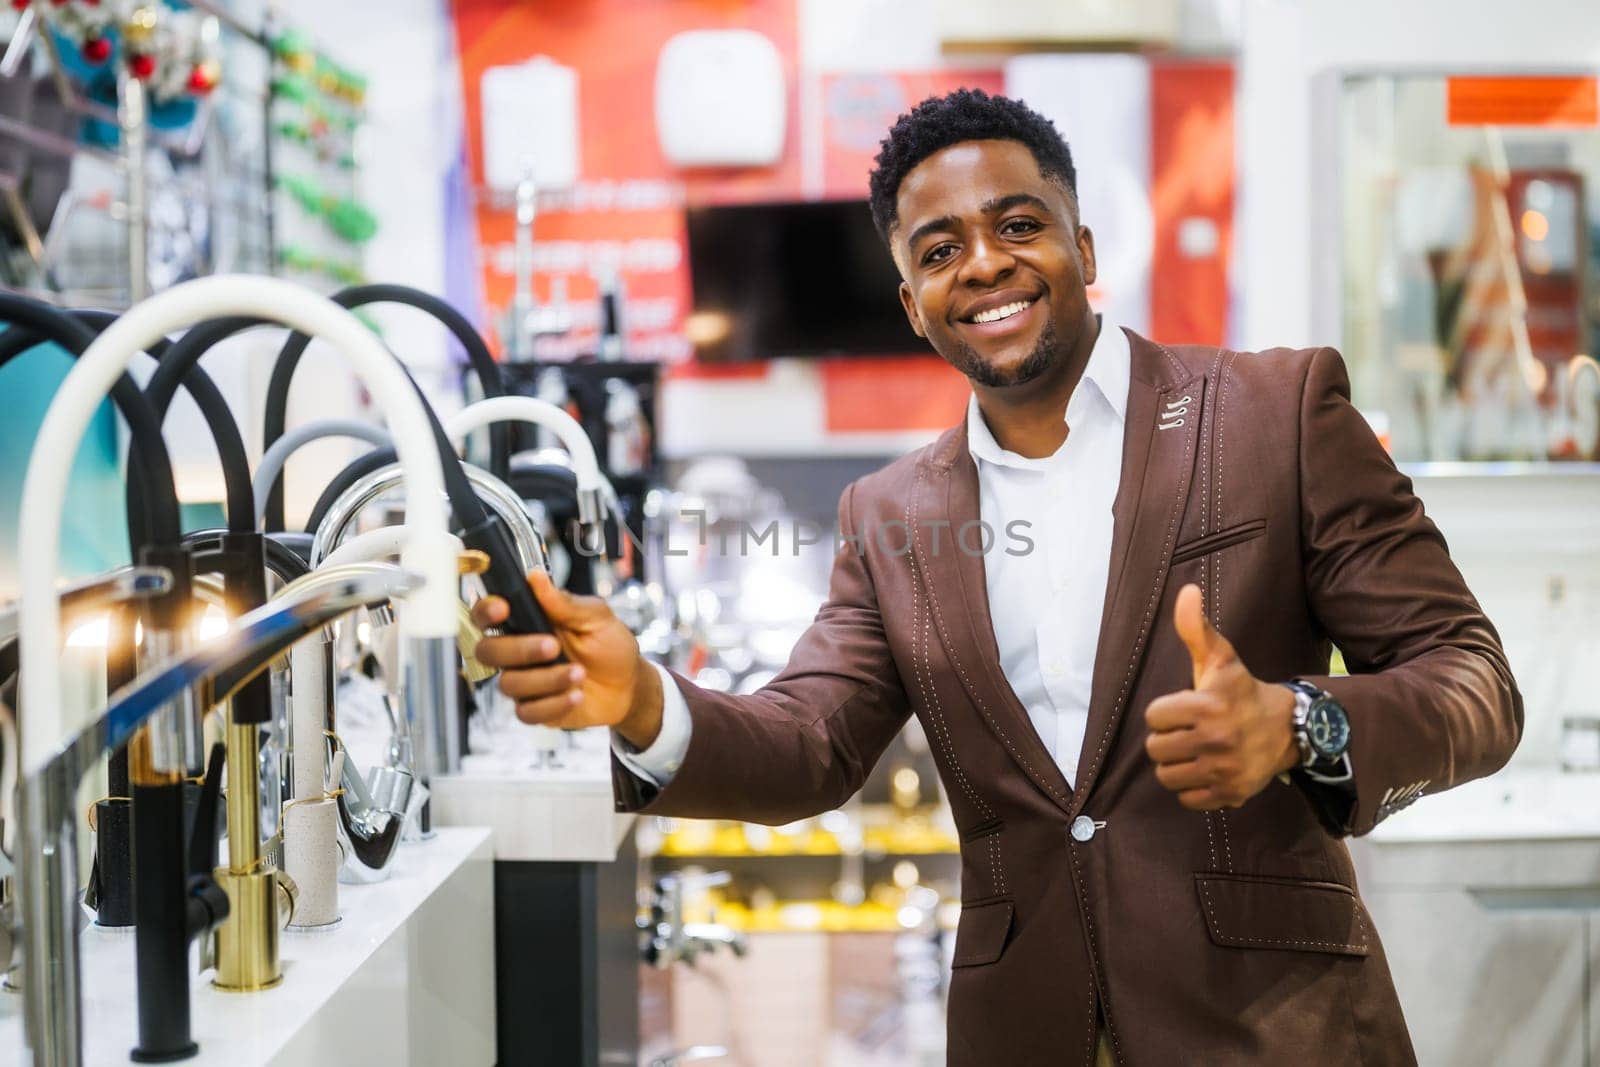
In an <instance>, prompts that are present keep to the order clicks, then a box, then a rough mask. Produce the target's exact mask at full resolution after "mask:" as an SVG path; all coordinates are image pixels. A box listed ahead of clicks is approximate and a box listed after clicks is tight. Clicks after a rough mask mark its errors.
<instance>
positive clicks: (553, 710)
mask: <svg viewBox="0 0 1600 1067" xmlns="http://www.w3.org/2000/svg"><path fill="white" fill-rule="evenodd" d="M582 703H583V693H582V692H581V691H579V690H576V689H574V690H572V691H571V692H568V693H562V694H561V695H560V696H554V697H544V698H542V699H540V700H519V701H517V718H519V719H521V720H522V721H523V722H525V723H527V724H528V725H529V726H557V725H562V724H564V723H566V721H567V717H568V716H569V715H571V714H572V713H573V712H574V711H575V710H576V709H577V708H578V707H579V706H580V705H581V704H582Z"/></svg>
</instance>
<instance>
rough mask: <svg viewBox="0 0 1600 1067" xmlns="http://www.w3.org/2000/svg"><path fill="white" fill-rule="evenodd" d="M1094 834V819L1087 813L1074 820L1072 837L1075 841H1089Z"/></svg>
mask: <svg viewBox="0 0 1600 1067" xmlns="http://www.w3.org/2000/svg"><path fill="white" fill-rule="evenodd" d="M1093 836H1094V820H1093V819H1091V818H1089V816H1087V815H1080V816H1078V817H1077V818H1076V819H1073V820H1072V839H1073V840H1074V841H1087V840H1089V839H1090V838H1091V837H1093Z"/></svg>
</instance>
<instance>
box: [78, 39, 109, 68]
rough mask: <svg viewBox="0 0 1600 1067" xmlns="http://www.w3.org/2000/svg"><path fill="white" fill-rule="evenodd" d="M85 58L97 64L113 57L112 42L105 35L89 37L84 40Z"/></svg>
mask: <svg viewBox="0 0 1600 1067" xmlns="http://www.w3.org/2000/svg"><path fill="white" fill-rule="evenodd" d="M83 58H84V59H87V60H88V61H89V62H91V63H93V64H95V65H96V66H98V65H100V64H101V63H104V62H105V61H106V60H108V59H110V58H111V42H110V41H109V40H107V39H106V38H104V37H89V38H86V39H85V40H84V42H83Z"/></svg>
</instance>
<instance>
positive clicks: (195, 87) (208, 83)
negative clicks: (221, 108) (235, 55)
mask: <svg viewBox="0 0 1600 1067" xmlns="http://www.w3.org/2000/svg"><path fill="white" fill-rule="evenodd" d="M216 87H217V79H216V78H214V77H212V75H211V71H210V69H209V68H208V67H207V66H206V64H204V63H197V64H195V68H194V69H193V70H191V71H190V72H189V91H190V92H191V93H198V94H200V95H202V96H204V95H205V94H206V93H209V92H210V91H211V90H213V89H215V88H216Z"/></svg>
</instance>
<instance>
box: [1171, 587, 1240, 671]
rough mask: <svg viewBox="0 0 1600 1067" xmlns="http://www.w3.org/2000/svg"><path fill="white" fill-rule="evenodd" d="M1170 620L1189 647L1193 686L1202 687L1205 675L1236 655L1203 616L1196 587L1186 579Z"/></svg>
mask: <svg viewBox="0 0 1600 1067" xmlns="http://www.w3.org/2000/svg"><path fill="white" fill-rule="evenodd" d="M1172 623H1173V626H1174V627H1175V628H1176V629H1177V631H1178V637H1179V639H1181V640H1182V641H1183V644H1184V647H1185V648H1187V649H1188V650H1189V660H1190V663H1191V664H1192V665H1193V667H1194V687H1195V688H1196V689H1201V688H1204V686H1205V681H1206V676H1207V675H1208V674H1209V673H1210V672H1212V671H1215V670H1217V669H1218V668H1221V667H1224V666H1226V665H1227V664H1229V663H1231V662H1233V661H1234V660H1235V659H1236V658H1237V656H1236V655H1235V654H1234V651H1233V645H1231V644H1229V643H1228V639H1227V638H1226V637H1223V636H1222V635H1221V634H1220V633H1218V632H1217V628H1216V627H1215V626H1212V625H1211V620H1210V619H1208V618H1206V613H1205V604H1204V601H1203V599H1202V598H1201V595H1200V587H1199V586H1198V585H1195V584H1194V583H1193V582H1190V583H1189V584H1188V585H1186V586H1184V587H1183V588H1182V589H1180V590H1178V601H1177V603H1176V604H1175V605H1173V609H1172Z"/></svg>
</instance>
